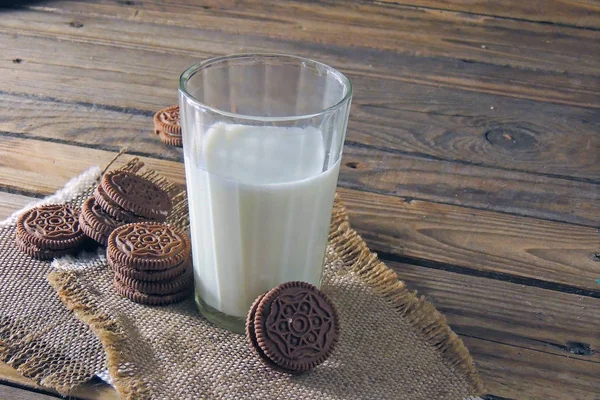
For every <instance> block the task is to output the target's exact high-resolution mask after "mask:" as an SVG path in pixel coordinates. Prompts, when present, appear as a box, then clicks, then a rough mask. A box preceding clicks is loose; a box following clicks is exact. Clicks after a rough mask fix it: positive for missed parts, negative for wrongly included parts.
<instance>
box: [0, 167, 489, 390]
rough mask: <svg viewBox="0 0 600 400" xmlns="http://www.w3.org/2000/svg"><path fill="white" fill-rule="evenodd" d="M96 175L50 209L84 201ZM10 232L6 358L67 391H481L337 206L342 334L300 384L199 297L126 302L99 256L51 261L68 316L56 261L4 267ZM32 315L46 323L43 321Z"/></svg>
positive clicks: (0, 349) (2, 238) (469, 368)
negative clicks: (225, 326)
mask: <svg viewBox="0 0 600 400" xmlns="http://www.w3.org/2000/svg"><path fill="white" fill-rule="evenodd" d="M132 165H133V167H134V169H139V168H140V167H141V166H140V165H139V163H138V164H136V163H135V162H134V163H133V164H129V168H131V167H132ZM149 173H150V174H151V176H153V177H154V179H158V180H160V178H159V177H158V175H156V174H153V173H152V171H149ZM98 174H99V169H98V171H97V172H96V173H95V177H93V179H88V180H84V181H85V184H83V185H82V184H79V185H75V186H73V185H71V186H72V187H70V188H67V189H69V190H66V191H63V193H62V196H61V197H60V198H58V199H56V198H55V199H54V201H56V202H58V201H60V202H64V201H73V202H74V203H75V204H80V203H81V201H82V200H84V199H85V198H86V197H87V196H88V195H89V193H91V190H92V188H93V185H94V183H95V182H96V178H97V175H98ZM81 182H83V181H81V180H80V183H81ZM161 182H162V183H163V184H165V182H164V181H162V180H161ZM173 193H174V192H173ZM178 200H181V198H178ZM179 203H180V204H184V202H179ZM185 215H187V211H186V210H185V208H184V207H179V208H178V209H177V210H176V213H175V215H173V216H171V218H170V222H171V223H173V224H175V225H178V226H180V227H184V228H185V226H186V224H187V220H186V218H185V217H182V216H185ZM11 229H12V230H14V221H13V223H11V221H8V223H7V224H4V226H1V227H0V261H3V264H0V283H2V287H3V289H4V288H5V287H8V288H10V290H9V291H8V293H12V294H11V295H10V297H9V296H7V295H6V293H7V291H6V290H4V291H3V293H0V318H2V320H1V322H2V326H0V356H2V359H3V360H4V361H7V362H9V363H11V365H13V366H15V367H20V370H21V371H22V372H23V373H24V374H26V375H28V376H31V377H33V378H34V379H37V380H38V382H40V383H42V384H45V385H47V386H50V387H54V388H56V389H60V390H62V391H63V392H64V391H68V390H70V389H71V388H72V387H73V386H75V385H77V384H79V383H82V382H83V381H85V380H86V379H89V377H91V376H92V375H93V374H94V373H95V372H98V371H100V370H102V368H104V366H105V365H107V366H108V369H109V372H110V375H111V378H112V379H113V382H114V384H115V386H116V388H117V390H118V391H119V393H120V394H121V396H122V397H123V398H125V399H199V398H209V399H212V398H219V399H244V398H248V399H253V398H256V399H258V398H260V399H275V398H282V399H306V398H318V399H388V398H389V399H462V398H466V397H468V396H472V395H477V394H480V393H481V391H482V385H481V382H480V380H479V378H478V375H477V371H476V369H475V368H474V366H473V364H472V359H471V357H470V355H469V353H468V351H467V350H466V348H465V347H464V345H463V344H462V342H461V341H460V339H459V338H458V337H457V336H456V335H455V334H454V333H453V332H452V331H451V330H450V328H449V327H448V326H447V325H446V323H445V320H444V318H443V317H442V316H441V315H440V314H439V313H438V312H437V311H436V310H435V309H434V308H433V306H432V305H430V304H429V303H427V302H425V301H423V300H422V299H420V298H418V297H417V296H416V295H415V294H414V293H412V292H410V291H409V290H407V288H406V287H405V286H404V284H403V283H402V282H399V281H398V280H397V277H396V274H395V273H394V272H392V271H391V270H389V269H388V268H387V267H386V266H385V265H384V264H383V263H381V262H380V261H379V260H378V259H377V258H376V256H375V255H374V254H372V253H371V252H370V251H369V249H368V248H367V247H366V245H365V243H364V242H363V241H362V239H361V238H360V237H359V236H358V235H357V234H356V233H355V232H354V231H353V230H352V229H351V228H350V226H349V224H348V221H347V216H346V211H345V209H344V207H343V205H341V203H340V202H339V201H338V200H336V205H335V207H334V215H333V219H332V228H331V233H330V243H329V247H328V254H327V263H326V267H325V273H324V284H323V290H324V291H325V292H326V293H327V294H328V295H329V296H330V297H331V298H332V300H333V301H334V302H335V303H336V305H337V306H338V309H339V311H340V317H341V324H342V331H341V337H340V341H339V344H338V347H337V349H336V351H335V352H334V354H333V356H332V357H331V358H330V359H329V360H328V361H326V362H325V363H324V364H323V365H321V366H320V367H318V368H317V369H316V370H314V371H313V372H311V373H309V374H306V375H302V376H295V377H290V376H287V375H282V374H279V373H276V372H273V371H271V370H269V369H268V368H266V367H264V366H263V364H262V363H261V362H260V361H259V360H258V359H257V357H256V356H255V355H254V353H253V352H252V351H251V349H250V348H249V347H248V345H247V343H246V340H245V338H244V337H243V336H241V335H237V334H233V333H229V332H227V331H224V330H222V329H219V328H216V327H214V326H212V325H211V324H210V323H208V322H207V321H206V320H204V319H203V318H202V317H201V316H200V315H199V314H198V312H197V310H196V308H195V305H194V302H193V300H192V299H190V300H187V301H185V302H183V303H180V304H177V305H172V306H168V307H147V306H142V305H138V304H134V303H132V302H130V301H128V300H126V299H122V298H120V297H119V296H118V295H117V294H116V293H115V291H114V290H113V288H112V272H111V271H110V269H109V267H108V266H107V264H106V260H105V258H104V256H103V254H102V252H99V253H92V254H87V255H83V256H79V257H78V258H73V257H65V258H63V259H59V260H56V261H55V262H54V263H53V265H52V267H54V268H58V269H59V270H57V271H54V272H52V273H51V274H50V276H49V278H50V281H51V283H52V285H53V286H54V287H55V289H56V290H57V291H58V292H59V295H60V298H61V299H62V301H63V302H64V304H65V305H67V308H68V310H67V308H65V307H63V306H61V304H60V302H59V301H58V299H57V297H56V293H54V292H53V291H52V288H51V287H50V286H49V285H48V282H47V281H46V280H45V278H44V276H45V274H47V273H48V272H50V271H51V270H52V267H51V266H50V264H49V263H45V262H42V264H43V267H39V266H38V265H37V264H38V262H37V261H32V260H31V259H28V261H24V260H21V259H20V258H19V259H18V260H16V261H14V262H10V263H7V261H6V260H7V258H6V257H7V256H6V255H5V254H11V257H13V258H15V257H16V258H18V257H19V256H18V254H14V253H10V252H8V250H7V248H11V246H12V245H11V240H12V239H11V237H12V236H11V235H12V234H11V232H10V231H11ZM25 257H26V256H25ZM32 266H33V269H34V270H35V271H36V272H35V274H32V273H31V272H30V270H31V269H32ZM20 272H22V273H20ZM15 276H17V278H15ZM26 277H27V279H25V278H26ZM19 279H20V280H19ZM17 282H18V283H17ZM17 287H20V289H18V290H17V289H15V288H17ZM31 287H39V288H43V290H40V291H39V292H35V293H36V294H37V295H38V297H39V298H40V301H39V303H36V302H35V301H34V302H32V299H31V298H30V296H29V293H31V291H30V288H31ZM15 293H16V294H15ZM15 303H18V304H19V305H18V306H15V305H14V304H15ZM9 304H11V305H12V309H10V308H11V307H8V305H9ZM28 304H29V306H28ZM9 309H10V310H9ZM32 310H33V311H34V313H35V312H37V313H38V314H37V315H38V316H40V315H41V314H42V313H43V314H44V317H43V318H46V319H47V320H48V321H47V322H48V324H47V325H45V324H42V325H40V324H39V323H38V320H41V319H42V317H35V315H36V314H31V313H32ZM69 310H73V311H74V312H75V315H76V316H77V318H78V319H79V320H81V321H83V322H84V323H81V322H79V320H78V319H76V318H74V317H73V314H72V313H71V312H70V311H69ZM28 313H29V314H31V315H34V316H33V317H32V318H27V317H26V315H27V314H28ZM7 321H8V322H9V323H7ZM88 326H89V327H91V331H92V332H93V334H92V333H91V332H90V330H89V329H88V328H87V327H88ZM98 339H99V340H98ZM38 343H41V344H38Z"/></svg>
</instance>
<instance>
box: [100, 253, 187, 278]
mask: <svg viewBox="0 0 600 400" xmlns="http://www.w3.org/2000/svg"><path fill="white" fill-rule="evenodd" d="M108 263H109V264H110V265H111V267H112V268H113V269H114V271H115V273H116V274H119V275H120V276H122V277H127V278H129V279H136V280H139V281H145V282H155V281H162V280H166V279H176V278H177V277H179V276H181V275H182V274H184V273H185V272H186V271H187V270H188V269H191V265H190V263H189V262H188V261H186V262H183V263H181V264H179V265H177V266H175V267H173V268H169V269H165V270H163V271H143V270H140V269H135V268H130V267H124V266H122V265H121V264H119V263H116V262H113V261H111V260H110V259H108Z"/></svg>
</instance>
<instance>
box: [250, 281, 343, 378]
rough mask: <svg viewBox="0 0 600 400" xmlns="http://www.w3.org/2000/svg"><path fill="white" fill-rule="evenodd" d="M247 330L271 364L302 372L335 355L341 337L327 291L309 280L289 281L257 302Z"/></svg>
mask: <svg viewBox="0 0 600 400" xmlns="http://www.w3.org/2000/svg"><path fill="white" fill-rule="evenodd" d="M246 332H247V334H248V338H249V341H250V343H251V344H252V346H253V347H254V349H255V350H256V352H257V353H258V355H259V356H260V358H261V359H262V360H263V361H264V362H265V363H266V364H267V365H269V366H271V367H274V368H275V369H277V370H279V371H281V372H287V373H290V374H299V373H304V372H307V371H309V370H311V369H313V368H314V367H316V366H317V365H319V364H320V363H322V362H323V361H325V360H326V359H327V358H328V357H329V356H330V355H331V353H332V352H333V349H334V348H335V345H336V343H337V340H338V337H339V318H338V314H337V311H336V309H335V307H334V305H333V303H332V302H331V301H330V300H329V298H328V297H327V296H326V295H325V293H323V292H321V291H320V290H318V289H317V288H316V287H314V286H313V285H311V284H309V283H306V282H287V283H283V284H281V285H279V286H277V287H276V288H274V289H272V290H270V291H269V292H267V293H266V294H265V295H263V296H262V297H261V298H259V299H258V301H256V302H255V304H254V305H253V307H252V308H251V310H250V313H249V315H248V319H247V327H246Z"/></svg>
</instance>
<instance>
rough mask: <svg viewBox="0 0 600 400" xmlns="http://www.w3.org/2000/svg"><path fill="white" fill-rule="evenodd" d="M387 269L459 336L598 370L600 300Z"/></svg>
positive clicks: (415, 269) (407, 268)
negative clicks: (554, 357) (581, 364)
mask: <svg viewBox="0 0 600 400" xmlns="http://www.w3.org/2000/svg"><path fill="white" fill-rule="evenodd" d="M385 263H386V264H387V265H388V266H389V267H390V268H392V269H393V270H395V271H396V272H397V274H398V279H400V280H402V281H404V282H405V283H406V284H407V286H408V287H409V288H410V289H413V290H417V291H418V292H419V294H421V295H424V296H425V297H426V298H427V300H429V301H430V302H432V303H433V304H434V305H435V307H436V308H437V310H438V311H440V312H441V313H442V314H444V316H445V317H446V318H447V319H448V323H449V324H450V325H451V326H452V329H453V330H454V331H455V332H456V333H457V334H459V335H464V336H469V337H477V338H480V339H484V340H488V341H491V342H494V343H501V344H505V345H510V346H513V347H519V348H524V349H530V350H534V351H539V352H543V353H547V354H553V355H556V356H559V357H561V358H573V359H578V360H582V361H586V362H587V363H590V364H596V366H595V367H594V368H600V298H593V297H587V296H580V295H576V294H570V293H561V292H558V291H551V290H547V289H541V288H536V287H531V286H524V285H518V284H514V283H510V282H502V281H499V280H496V279H488V278H483V277H477V276H470V275H465V274H461V273H455V272H449V271H442V270H433V269H430V268H424V267H419V266H415V265H411V264H406V263H399V262H394V261H385ZM557 360H558V358H557ZM557 362H558V361H557ZM598 384H600V382H598Z"/></svg>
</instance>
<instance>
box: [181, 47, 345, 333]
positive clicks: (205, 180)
mask: <svg viewBox="0 0 600 400" xmlns="http://www.w3.org/2000/svg"><path fill="white" fill-rule="evenodd" d="M351 99H352V86H351V84H350V81H349V80H348V78H346V77H345V76H344V75H343V74H342V73H340V72H339V71H337V70H335V69H333V68H331V67H329V66H327V65H325V64H322V63H320V62H317V61H313V60H309V59H306V58H301V57H295V56H290V55H280V54H240V55H232V56H227V57H218V58H212V59H209V60H206V61H203V62H201V63H199V64H196V65H194V66H192V67H190V68H189V69H187V70H186V71H185V72H184V73H183V74H182V75H181V78H180V81H179V104H180V111H181V124H182V130H183V153H184V161H185V176H186V184H187V195H188V201H189V217H190V234H191V239H192V256H193V257H192V258H193V266H194V285H195V298H196V303H197V305H198V308H199V309H200V311H201V313H202V314H203V315H204V316H205V317H206V318H207V319H208V320H210V321H212V322H213V323H215V324H216V325H218V326H221V327H224V328H226V329H229V330H232V331H235V332H243V330H244V322H245V318H246V315H247V313H248V310H249V308H250V306H251V304H252V302H253V301H254V299H255V298H256V297H257V296H259V295H260V294H262V293H264V292H266V291H268V290H269V289H271V288H273V287H275V286H277V285H278V284H280V283H283V282H287V281H305V282H309V283H311V284H313V285H315V286H317V287H319V286H320V282H321V275H322V271H323V262H324V258H325V250H326V246H327V236H328V233H329V225H330V220H331V211H332V207H333V201H334V196H335V188H336V185H337V179H338V172H339V167H340V159H341V156H342V147H343V143H344V137H345V134H346V125H347V122H348V114H349V111H350V102H351Z"/></svg>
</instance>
